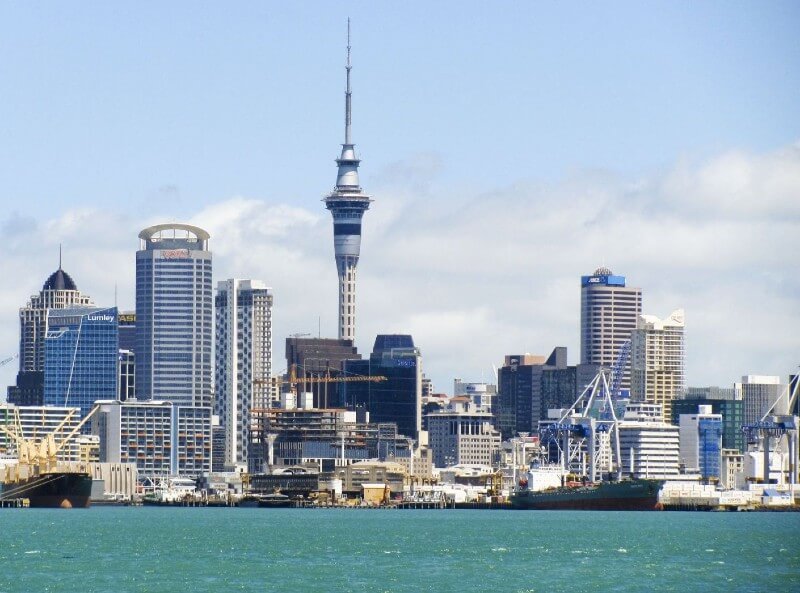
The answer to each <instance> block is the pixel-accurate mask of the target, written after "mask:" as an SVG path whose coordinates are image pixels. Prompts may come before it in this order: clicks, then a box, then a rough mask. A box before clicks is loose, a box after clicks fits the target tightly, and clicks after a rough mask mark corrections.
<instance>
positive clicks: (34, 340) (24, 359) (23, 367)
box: [7, 256, 93, 406]
mask: <svg viewBox="0 0 800 593" xmlns="http://www.w3.org/2000/svg"><path fill="white" fill-rule="evenodd" d="M60 259H61V258H60V256H59V262H58V269H57V270H56V271H55V272H53V273H52V274H51V275H50V277H48V278H47V280H46V281H45V283H44V285H43V286H42V290H41V291H40V292H39V294H38V295H33V296H31V298H30V301H29V302H28V304H27V305H26V306H25V307H23V308H21V309H20V310H19V326H20V327H19V329H20V332H19V374H18V375H17V382H16V385H13V386H11V387H9V388H8V397H7V400H8V402H9V403H13V404H18V405H26V406H40V405H42V403H43V402H44V358H45V336H46V335H47V314H48V312H49V311H50V310H51V309H66V308H68V307H70V308H71V307H88V306H91V305H92V304H93V303H92V301H91V299H90V298H89V297H88V296H87V295H84V294H82V293H81V292H80V291H79V290H78V287H77V285H76V284H75V282H74V280H73V279H72V277H71V276H70V275H69V274H67V273H66V272H65V271H64V270H62V269H61V261H60Z"/></svg>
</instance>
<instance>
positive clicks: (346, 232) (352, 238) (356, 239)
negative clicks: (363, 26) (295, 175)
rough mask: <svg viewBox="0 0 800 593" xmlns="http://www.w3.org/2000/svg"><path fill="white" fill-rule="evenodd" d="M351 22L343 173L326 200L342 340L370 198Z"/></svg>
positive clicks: (349, 329)
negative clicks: (360, 149) (363, 172)
mask: <svg viewBox="0 0 800 593" xmlns="http://www.w3.org/2000/svg"><path fill="white" fill-rule="evenodd" d="M351 69H352V66H351V65H350V21H349V20H348V21H347V66H346V71H347V90H346V91H345V126H344V144H342V154H341V156H340V157H339V158H338V159H336V164H337V166H338V167H339V172H338V175H337V177H336V187H335V188H334V190H333V191H332V192H331V193H330V194H329V195H328V196H327V197H326V198H325V199H324V201H325V207H326V208H327V209H328V210H330V211H331V215H332V216H333V244H334V249H335V253H336V270H337V272H338V275H339V314H338V324H339V339H340V340H351V341H353V342H355V338H356V266H357V265H358V257H359V254H360V252H361V218H362V217H363V216H364V212H366V211H367V209H369V205H370V202H372V200H371V199H370V197H369V196H368V195H367V194H365V193H364V191H363V190H362V189H361V185H360V184H359V181H358V165H359V163H360V162H361V161H360V160H359V159H358V158H357V157H356V152H355V144H353V141H352V139H351V99H352V93H351V91H350V70H351Z"/></svg>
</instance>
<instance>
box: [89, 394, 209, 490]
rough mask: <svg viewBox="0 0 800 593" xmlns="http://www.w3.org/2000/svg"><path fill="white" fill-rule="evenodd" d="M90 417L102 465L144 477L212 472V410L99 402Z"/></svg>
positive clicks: (156, 403)
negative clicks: (129, 468)
mask: <svg viewBox="0 0 800 593" xmlns="http://www.w3.org/2000/svg"><path fill="white" fill-rule="evenodd" d="M98 404H99V405H100V408H99V410H98V411H97V413H96V414H95V415H94V416H93V417H92V420H91V426H92V434H93V435H96V436H97V437H99V439H100V461H101V462H108V463H135V464H136V468H137V471H138V472H139V474H140V475H142V476H148V477H165V476H170V475H173V476H174V475H180V476H185V477H196V476H200V475H202V474H204V473H208V472H210V471H211V409H210V408H207V407H178V406H174V405H173V404H172V403H171V402H168V401H153V400H150V401H127V402H120V401H110V400H109V401H103V402H98Z"/></svg>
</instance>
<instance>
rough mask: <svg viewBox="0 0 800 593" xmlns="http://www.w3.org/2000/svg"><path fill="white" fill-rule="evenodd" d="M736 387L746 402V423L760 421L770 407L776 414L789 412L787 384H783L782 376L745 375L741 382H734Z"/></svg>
mask: <svg viewBox="0 0 800 593" xmlns="http://www.w3.org/2000/svg"><path fill="white" fill-rule="evenodd" d="M734 389H736V391H737V392H739V393H740V394H741V398H742V401H743V402H744V418H743V420H744V424H753V423H755V422H759V421H760V420H761V418H763V417H764V415H766V414H767V412H769V411H770V408H772V412H771V413H772V414H775V415H784V414H788V413H789V401H788V399H787V398H786V393H785V392H786V385H783V384H781V378H780V377H777V376H771V375H745V376H743V377H742V382H741V383H735V384H734ZM773 406H774V407H773Z"/></svg>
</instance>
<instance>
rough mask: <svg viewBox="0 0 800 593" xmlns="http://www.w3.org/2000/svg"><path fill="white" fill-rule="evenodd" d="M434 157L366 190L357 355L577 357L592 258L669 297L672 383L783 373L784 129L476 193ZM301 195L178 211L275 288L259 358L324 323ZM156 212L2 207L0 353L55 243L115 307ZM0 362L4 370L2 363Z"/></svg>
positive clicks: (222, 254)
mask: <svg viewBox="0 0 800 593" xmlns="http://www.w3.org/2000/svg"><path fill="white" fill-rule="evenodd" d="M428 158H432V161H433V162H432V163H428V162H427V160H428ZM365 166H366V165H365ZM443 166H444V165H443V164H442V163H441V162H440V160H439V159H438V158H435V157H428V156H426V157H425V158H422V157H419V158H412V159H410V160H409V162H406V163H399V164H398V165H397V166H395V167H390V168H389V169H387V170H386V171H384V172H382V174H381V175H380V180H379V181H373V184H374V187H372V186H370V187H367V190H368V191H370V192H371V193H372V194H373V195H374V198H375V203H374V204H373V206H372V208H371V209H370V211H369V212H368V213H367V214H366V217H365V223H364V237H363V245H362V258H361V263H360V265H359V278H358V283H359V301H358V339H359V342H358V346H359V349H360V350H361V351H362V352H365V353H368V352H369V350H371V347H372V341H373V339H374V336H375V334H376V333H378V332H381V333H387V332H408V333H412V334H413V335H414V338H415V341H416V343H417V345H418V346H420V348H421V349H422V351H423V357H424V367H425V369H426V372H427V373H428V374H429V376H431V377H432V378H433V379H434V384H435V386H436V387H437V388H439V389H446V390H449V389H451V385H452V378H453V377H461V378H464V379H467V380H480V379H487V380H488V379H489V378H490V373H491V367H492V364H499V363H501V362H502V359H503V356H504V355H506V354H512V353H515V354H516V353H520V352H524V351H528V352H533V353H539V354H548V353H549V352H550V350H551V349H552V348H553V347H555V346H561V345H565V346H568V347H569V350H570V362H576V357H577V354H578V352H577V346H578V324H579V302H580V289H579V277H580V275H581V274H588V273H590V272H592V271H593V270H594V269H595V268H596V267H598V266H599V265H601V264H605V265H607V266H608V267H610V268H611V269H612V270H614V272H616V273H619V274H624V275H625V276H627V278H628V282H629V283H630V284H632V285H638V286H641V287H642V288H643V291H644V308H645V312H647V313H652V314H655V315H659V316H662V317H663V316H666V315H668V314H669V313H670V312H671V311H672V310H673V309H676V308H678V307H683V308H685V309H686V315H687V330H686V332H687V344H686V348H687V377H688V381H689V383H691V384H694V385H700V384H719V385H729V384H730V383H732V382H733V381H734V380H736V379H737V378H738V377H739V376H740V375H743V374H748V373H759V374H780V375H784V376H785V375H786V374H787V373H789V372H794V371H796V365H797V364H798V363H800V315H798V308H799V305H800V280H798V278H800V264H799V263H798V259H797V254H798V253H800V145H793V146H790V147H786V148H784V149H782V150H779V151H776V152H773V153H769V154H757V155H753V154H747V153H743V152H730V153H727V154H723V155H719V156H718V157H716V158H714V159H711V160H710V161H709V162H706V163H699V164H696V165H693V164H691V163H687V162H686V161H681V162H679V163H677V164H676V165H675V166H674V167H673V168H672V169H671V170H669V171H666V172H663V173H658V174H653V175H650V176H647V177H644V178H641V179H636V180H630V179H621V178H619V177H617V176H615V175H613V174H610V173H605V172H596V171H594V172H586V173H581V172H576V173H573V174H572V175H571V176H570V177H569V178H568V179H564V180H562V181H560V182H557V183H551V184H542V183H539V182H531V181H526V180H523V181H519V182H517V183H515V184H512V185H508V186H505V187H498V188H495V189H494V190H492V191H487V192H470V191H469V190H468V189H465V188H463V187H458V188H454V187H443V186H440V185H439V184H437V174H438V172H439V171H440V170H441V169H442V167H443ZM362 175H363V178H362V182H364V183H365V184H367V180H366V176H365V174H362ZM304 203H305V204H306V206H305V207H302V208H301V207H298V206H296V205H288V204H285V203H282V202H281V201H280V200H279V199H278V198H277V197H273V198H270V199H267V200H263V199H253V198H244V197H233V198H230V199H226V200H223V201H220V202H218V203H216V204H214V205H212V206H209V207H207V208H205V209H203V210H201V211H199V212H197V213H196V214H195V215H194V216H192V217H191V219H190V220H189V221H188V222H191V223H193V224H197V225H198V226H201V227H203V228H206V229H207V230H209V232H210V233H211V235H212V239H211V249H212V251H213V252H214V270H215V279H216V280H222V279H224V278H228V277H232V276H236V277H252V278H260V279H263V280H264V281H266V282H267V283H268V284H270V285H271V286H272V287H273V288H274V290H275V295H276V297H275V303H276V304H275V332H274V335H275V346H274V351H275V356H274V359H275V367H276V368H277V369H281V368H282V367H283V362H282V357H283V340H284V337H285V336H286V335H288V334H290V333H294V332H310V333H313V334H316V333H317V328H318V323H321V332H322V334H323V335H325V336H332V335H334V334H335V331H336V328H335V325H334V324H335V316H336V306H337V303H336V298H337V297H336V295H337V286H336V272H335V265H334V259H333V245H332V243H333V241H332V231H331V223H330V217H329V215H328V213H327V212H326V211H325V210H324V208H323V206H322V204H321V203H319V202H318V201H317V200H316V199H314V198H310V199H308V200H306V201H305V202H304ZM165 220H170V219H169V218H167V217H159V216H158V215H157V214H154V213H149V214H147V216H144V215H143V216H142V218H141V220H136V219H132V218H130V217H124V216H121V215H116V214H113V213H109V212H104V211H98V210H91V209H82V210H73V211H67V212H65V213H64V214H62V215H61V216H59V217H57V218H53V219H50V220H43V221H35V220H29V219H23V218H20V217H15V215H13V214H12V215H10V216H9V218H8V219H7V220H6V221H5V223H4V224H3V225H2V226H0V228H2V242H1V243H0V245H2V246H1V247H0V257H1V258H2V259H0V271H2V274H3V277H4V278H5V279H6V282H5V283H3V285H2V286H0V312H2V315H0V344H2V345H3V346H2V351H0V357H2V356H4V355H7V354H11V353H13V352H14V351H15V350H16V348H17V340H18V335H17V332H18V321H17V310H18V308H19V307H20V306H21V305H22V304H23V303H24V302H25V300H26V299H27V298H28V297H29V295H30V294H32V293H34V292H36V291H38V290H39V289H40V288H41V284H42V283H43V282H44V280H45V279H46V277H47V276H48V275H49V274H50V273H51V272H52V271H53V270H54V269H55V268H56V265H57V250H58V244H59V243H63V244H64V249H65V259H64V267H65V269H66V270H67V271H68V272H69V273H70V274H71V275H72V276H73V278H74V279H75V281H76V282H77V284H78V286H79V288H81V289H82V290H83V291H85V292H87V293H88V294H90V295H91V296H92V297H93V298H94V299H95V301H96V302H98V303H100V304H106V303H108V304H110V303H111V302H113V298H114V285H116V286H117V290H118V294H119V304H120V306H122V307H123V308H133V305H134V283H133V281H134V265H135V256H134V252H135V250H136V249H137V247H138V239H137V234H138V232H139V230H141V229H142V228H144V227H145V226H147V225H149V224H152V223H155V222H163V221H165ZM11 366H13V365H11ZM1 373H2V374H0V379H4V380H5V381H4V382H5V383H8V382H10V381H12V380H13V374H14V372H13V370H9V368H8V367H6V368H5V369H2V372H1Z"/></svg>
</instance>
